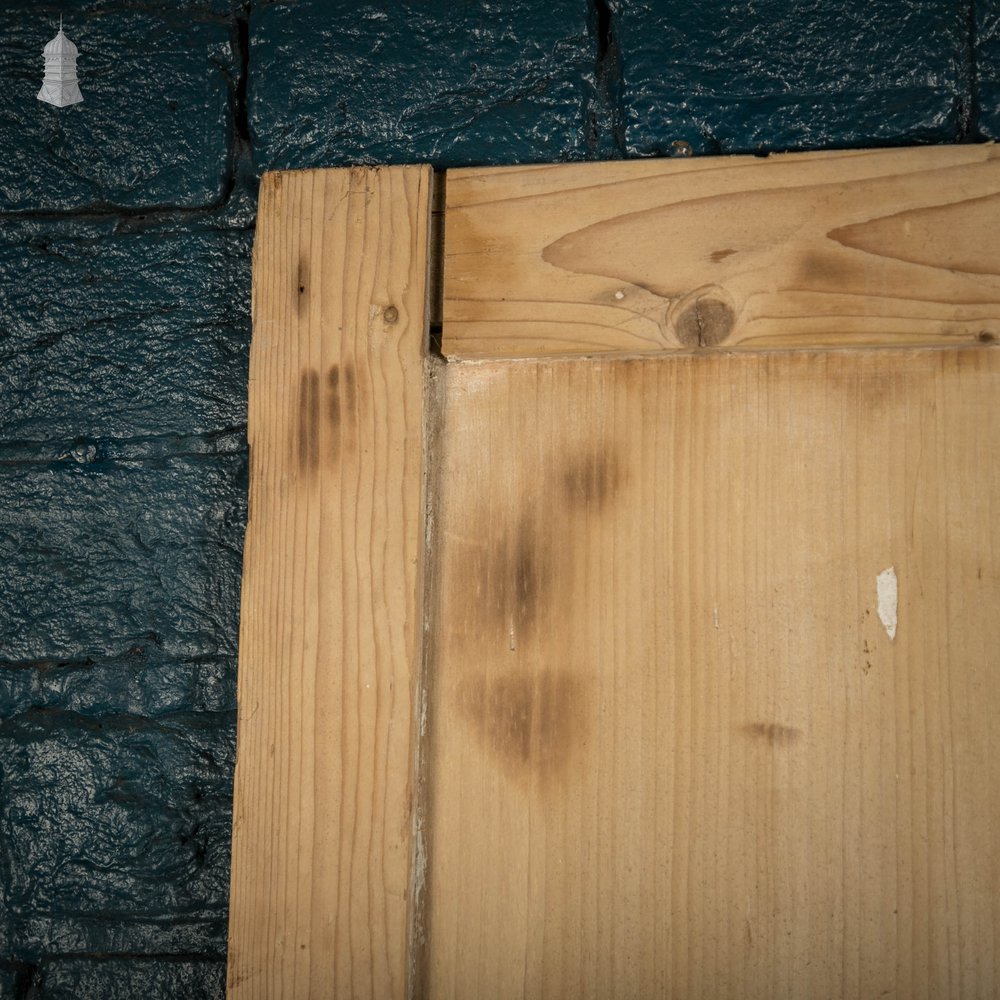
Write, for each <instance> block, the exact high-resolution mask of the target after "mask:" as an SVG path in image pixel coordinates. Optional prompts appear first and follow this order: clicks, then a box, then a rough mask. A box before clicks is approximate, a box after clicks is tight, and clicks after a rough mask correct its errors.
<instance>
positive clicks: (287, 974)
mask: <svg viewBox="0 0 1000 1000" xmlns="http://www.w3.org/2000/svg"><path fill="white" fill-rule="evenodd" d="M430 181H431V172H430V169H429V168H427V167H406V168H402V167H400V168H383V169H370V170H366V169H350V170H314V171H305V172H295V173H270V174H267V175H265V177H264V182H263V186H262V191H261V201H260V213H259V217H258V224H257V242H256V247H255V257H254V287H253V320H254V332H253V343H252V348H251V364H250V368H251V370H250V412H249V438H250V447H251V458H252V460H251V473H250V520H249V525H248V527H247V538H246V551H245V556H244V573H243V599H242V616H241V632H240V653H239V732H238V754H237V767H236V787H235V803H234V820H233V862H232V896H231V902H230V936H229V993H228V995H229V997H230V998H232V1000H289V998H294V1000H298V998H305V997H309V998H320V997H322V998H330V997H351V998H354V1000H359V998H378V1000H394V998H402V997H404V996H405V995H406V989H407V986H406V979H407V965H406V963H407V946H406V945H407V936H408V921H409V919H410V916H409V912H408V909H409V876H410V868H411V858H410V855H411V840H412V837H411V828H412V806H411V800H412V797H413V795H412V781H411V761H412V760H413V754H414V740H413V733H412V730H413V715H414V713H413V696H414V684H415V668H416V665H417V663H418V660H419V649H420V643H421V628H420V622H421V603H420V602H421V597H420V583H421V572H422V571H421V564H420V553H421V551H422V544H423V526H422V520H423V507H422V472H421V468H422V465H421V463H422V423H423V368H422V366H423V361H424V345H425V331H426V327H427V314H426V274H427V244H428V232H429V229H428V226H429V214H430V208H429V192H430Z"/></svg>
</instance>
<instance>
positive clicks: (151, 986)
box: [40, 959, 226, 1000]
mask: <svg viewBox="0 0 1000 1000" xmlns="http://www.w3.org/2000/svg"><path fill="white" fill-rule="evenodd" d="M140 979H141V981H142V983H143V985H144V989H145V991H146V993H145V995H146V996H147V997H176V998H178V1000H181V998H183V1000H214V998H215V997H220V996H222V994H223V992H224V989H225V980H226V963H225V962H223V961H214V962H213V961H190V960H185V959H181V960H173V961H171V960H164V959H159V960H155V959H154V960H145V961H142V960H136V959H118V960H117V961H116V960H99V961H95V960H93V959H69V960H64V961H61V962H52V963H48V964H46V965H45V966H44V967H43V969H42V970H41V976H40V981H41V986H42V989H43V990H44V996H45V997H46V1000H80V998H81V997H102V998H103V1000H132V997H134V996H135V992H134V990H135V986H134V984H135V982H136V980H140Z"/></svg>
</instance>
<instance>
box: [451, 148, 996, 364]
mask: <svg viewBox="0 0 1000 1000" xmlns="http://www.w3.org/2000/svg"><path fill="white" fill-rule="evenodd" d="M998 157H1000V153H998V151H997V149H996V148H995V147H994V146H992V145H984V146H944V147H936V148H919V149H897V150H872V151H852V152H839V153H806V154H802V153H799V154H795V153H792V154H786V155H774V156H770V157H767V158H761V157H753V156H743V157H719V158H712V159H680V160H656V161H640V162H632V163H592V164H575V165H559V166H537V167H521V168H516V169H511V168H482V169H480V168H477V169H468V170H455V171H449V173H448V188H447V211H446V235H445V288H444V295H445V299H444V335H443V351H444V353H445V355H446V356H448V357H454V358H477V357H482V358H499V357H533V356H544V355H562V354H597V353H602V352H624V353H628V354H636V353H649V352H661V351H669V350H697V349H699V348H712V347H725V348H766V347H781V348H785V347H818V346H840V347H845V346H865V345H873V346H886V345H890V346H894V345H905V344H914V345H920V344H962V343H969V342H975V341H977V340H978V339H983V340H987V339H991V338H1000V227H998V226H997V222H996V220H997V216H998V210H1000V159H998Z"/></svg>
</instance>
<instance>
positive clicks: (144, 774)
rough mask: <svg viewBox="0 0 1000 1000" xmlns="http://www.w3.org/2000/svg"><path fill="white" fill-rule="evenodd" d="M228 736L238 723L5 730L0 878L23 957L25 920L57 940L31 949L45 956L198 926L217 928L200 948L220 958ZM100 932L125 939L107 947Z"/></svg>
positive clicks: (61, 724) (81, 723) (29, 724)
mask: <svg viewBox="0 0 1000 1000" xmlns="http://www.w3.org/2000/svg"><path fill="white" fill-rule="evenodd" d="M234 736H235V715H234V714H233V713H229V714H227V715H226V716H224V717H221V718H218V717H214V716H192V715H178V716H168V717H162V718H160V719H158V720H155V721H154V720H148V719H142V718H139V717H135V716H108V717H105V718H102V719H87V718H84V717H82V716H78V715H75V714H73V713H66V712H51V711H32V712H28V713H25V714H23V715H19V716H14V717H12V718H8V719H6V720H5V721H4V722H3V723H2V724H0V781H2V787H3V789H4V796H3V799H2V801H0V833H2V836H0V845H2V846H0V852H2V861H3V864H2V868H0V871H2V872H3V881H4V896H5V902H6V905H5V908H4V909H5V913H6V916H7V919H8V920H9V922H10V925H11V929H10V931H9V935H8V936H9V938H10V940H11V942H12V944H13V945H14V947H15V948H17V949H18V951H19V952H20V954H21V955H23V954H24V952H25V949H26V947H30V944H31V942H30V940H27V938H29V937H30V934H31V931H30V924H31V922H32V921H36V920H41V921H43V922H44V921H45V920H46V919H51V918H57V919H56V923H55V926H54V928H53V931H54V933H53V936H52V939H51V940H47V941H42V942H37V941H36V942H35V943H36V944H39V943H40V944H43V945H45V946H46V949H47V950H52V951H57V952H67V951H69V952H103V951H105V950H106V946H107V945H109V944H112V945H114V944H117V945H118V946H119V947H120V946H121V945H122V944H125V945H129V944H131V945H132V948H130V949H129V950H133V949H134V950H145V949H144V948H143V945H144V944H147V943H149V942H145V941H143V939H142V928H143V924H144V922H150V921H155V922H158V923H160V924H164V923H168V922H170V921H172V920H175V919H176V920H177V921H178V922H179V923H181V924H183V923H185V922H189V921H191V920H192V919H197V920H198V921H200V922H201V923H202V924H203V926H204V925H205V923H206V922H208V921H211V922H213V923H214V926H215V928H216V929H215V935H214V936H213V938H212V939H211V940H208V939H203V940H202V941H201V942H200V944H201V947H200V948H199V950H201V951H205V950H208V949H210V948H211V949H215V951H216V953H217V954H218V953H219V952H220V950H221V949H222V948H223V947H224V944H223V941H222V940H219V938H218V931H219V927H220V926H221V925H222V923H223V922H224V918H225V912H226V905H227V895H228V868H229V841H230V824H231V802H230V799H231V795H232V784H231V782H232V767H233V751H234V744H235V740H234ZM61 916H64V917H69V918H70V919H68V920H66V921H65V924H64V923H63V921H62V920H59V919H58V918H60V917H61ZM133 919H134V920H135V921H136V927H135V928H132V927H130V926H128V925H129V924H131V922H132V920H133ZM22 924H25V925H28V929H27V931H26V929H25V928H24V927H22V926H21V925H22ZM109 924H111V925H114V924H119V925H125V927H124V929H125V931H126V933H125V934H122V933H121V932H122V929H123V928H122V926H119V928H118V930H119V933H118V940H117V941H115V940H110V939H111V938H112V937H113V934H112V933H111V930H112V929H111V928H109V926H108V925H109Z"/></svg>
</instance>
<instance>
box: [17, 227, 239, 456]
mask: <svg viewBox="0 0 1000 1000" xmlns="http://www.w3.org/2000/svg"><path fill="white" fill-rule="evenodd" d="M250 244H251V237H250V234H248V233H242V232H236V233H233V232H225V231H221V232H220V231H201V232H198V231H183V230H182V231H180V232H169V231H168V232H152V233H151V232H146V231H140V232H137V233H125V234H116V233H115V222H114V221H113V220H109V221H107V222H103V223H96V222H94V223H89V224H86V225H76V226H72V227H70V226H67V225H66V224H65V223H51V222H46V223H36V222H31V223H23V224H20V225H14V224H8V225H6V226H4V227H3V228H2V229H0V273H2V274H3V276H4V280H3V282H2V283H0V315H2V316H4V317H5V324H4V326H5V329H4V336H3V338H2V339H0V391H2V393H3V398H4V401H5V404H6V405H5V406H4V407H3V408H2V409H0V440H6V441H18V440H29V441H47V440H55V441H59V442H62V443H66V442H69V444H68V445H67V448H66V450H69V449H70V448H71V447H72V445H73V442H74V441H77V442H78V443H80V444H82V447H83V449H84V451H85V450H86V449H87V448H88V447H95V448H99V447H100V442H99V441H97V440H96V439H99V438H111V439H132V438H145V437H150V436H155V435H181V436H185V435H192V434H206V433H213V432H218V431H220V430H224V429H226V428H231V427H239V426H242V425H243V424H244V423H245V422H246V377H247V357H248V348H249V342H250V303H249V297H248V296H245V295H243V296H239V295H236V294H235V293H236V291H237V290H238V289H245V288H246V287H247V286H248V285H249V282H250ZM79 439H85V440H84V441H82V442H80V440H79ZM0 454H2V452H0Z"/></svg>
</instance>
